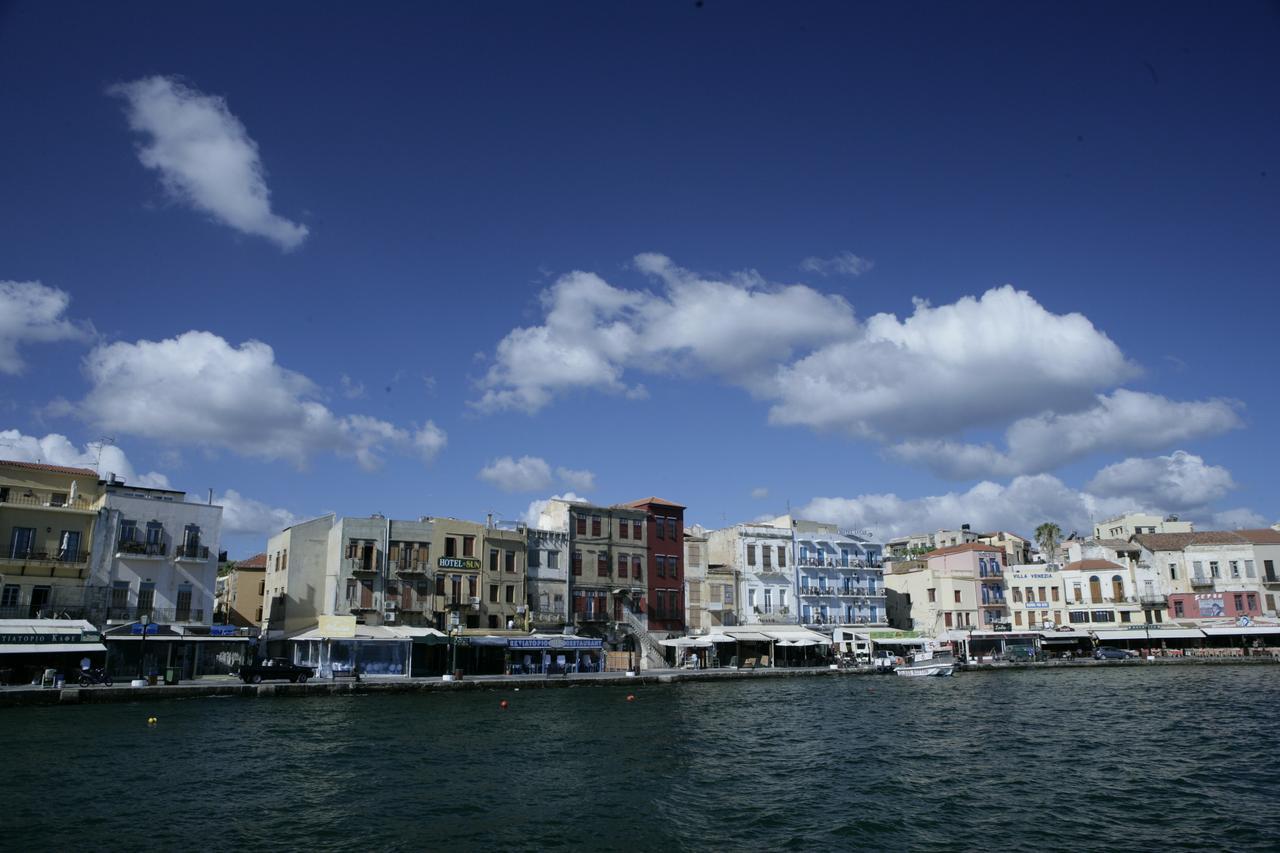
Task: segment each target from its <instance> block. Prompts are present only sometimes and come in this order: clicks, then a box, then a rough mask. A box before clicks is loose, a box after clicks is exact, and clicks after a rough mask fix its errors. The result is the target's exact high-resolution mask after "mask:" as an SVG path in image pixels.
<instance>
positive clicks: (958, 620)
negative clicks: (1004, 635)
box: [884, 542, 1009, 637]
mask: <svg viewBox="0 0 1280 853" xmlns="http://www.w3.org/2000/svg"><path fill="white" fill-rule="evenodd" d="M1004 554H1005V552H1004V550H1003V549H1001V548H997V547H995V546H992V545H983V544H981V543H976V542H969V543H965V544H962V545H954V546H950V547H947V548H939V549H936V550H934V551H931V552H930V553H929V554H928V555H927V556H926V559H925V560H924V567H923V568H914V567H912V568H908V567H907V566H905V565H904V566H903V567H902V570H899V567H898V565H896V564H895V565H894V567H893V570H892V571H891V572H890V573H888V574H886V575H885V576H884V583H885V586H886V587H887V588H888V590H889V591H890V592H889V609H890V614H889V615H890V625H892V627H894V628H897V629H899V630H915V631H921V632H923V633H924V634H926V635H928V636H932V637H942V636H945V635H946V633H947V632H949V631H951V630H953V629H954V630H968V629H994V628H995V627H996V626H997V625H1001V624H1007V623H1008V620H1009V611H1008V605H1007V603H1006V596H1005V594H1004V589H1005V585H1004V577H1003V560H1004ZM984 595H985V598H984Z"/></svg>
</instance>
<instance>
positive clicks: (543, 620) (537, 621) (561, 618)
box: [530, 610, 567, 625]
mask: <svg viewBox="0 0 1280 853" xmlns="http://www.w3.org/2000/svg"><path fill="white" fill-rule="evenodd" d="M530 618H531V619H532V620H533V624H534V625H563V624H564V622H565V619H566V618H567V616H566V614H565V612H564V611H563V610H534V611H532V613H530Z"/></svg>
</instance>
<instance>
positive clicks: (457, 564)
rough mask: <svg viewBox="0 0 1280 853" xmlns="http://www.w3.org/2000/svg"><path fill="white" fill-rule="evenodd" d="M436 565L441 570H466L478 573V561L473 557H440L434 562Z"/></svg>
mask: <svg viewBox="0 0 1280 853" xmlns="http://www.w3.org/2000/svg"><path fill="white" fill-rule="evenodd" d="M436 565H437V566H439V567H440V568H442V569H467V570H469V571H473V572H478V571H480V561H479V560H477V559H476V558H475V557H441V558H440V559H438V560H436Z"/></svg>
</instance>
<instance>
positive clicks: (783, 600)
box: [778, 589, 787, 611]
mask: <svg viewBox="0 0 1280 853" xmlns="http://www.w3.org/2000/svg"><path fill="white" fill-rule="evenodd" d="M778 608H779V609H780V610H783V611H785V610H786V609H787V591H786V590H785V589H780V590H778Z"/></svg>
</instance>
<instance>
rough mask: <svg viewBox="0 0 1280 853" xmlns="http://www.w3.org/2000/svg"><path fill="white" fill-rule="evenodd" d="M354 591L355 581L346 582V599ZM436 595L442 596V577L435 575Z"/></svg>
mask: <svg viewBox="0 0 1280 853" xmlns="http://www.w3.org/2000/svg"><path fill="white" fill-rule="evenodd" d="M354 591H355V581H347V598H351V594H352V593H353V592H354ZM436 595H441V596H443V595H444V575H436Z"/></svg>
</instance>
